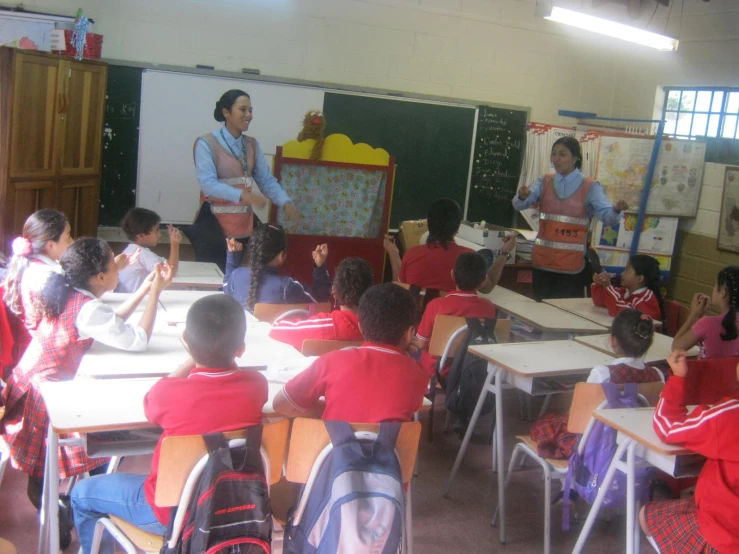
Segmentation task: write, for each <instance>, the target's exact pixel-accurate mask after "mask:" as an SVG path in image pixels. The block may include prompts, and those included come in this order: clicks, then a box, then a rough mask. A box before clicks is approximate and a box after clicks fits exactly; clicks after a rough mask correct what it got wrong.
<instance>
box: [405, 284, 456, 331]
mask: <svg viewBox="0 0 739 554" xmlns="http://www.w3.org/2000/svg"><path fill="white" fill-rule="evenodd" d="M393 284H395V285H398V286H400V287H403V288H404V289H405V290H407V291H409V292H410V293H411V296H413V298H414V300H415V301H416V319H417V320H418V321H421V316H423V312H424V311H425V310H426V306H428V303H429V302H431V301H432V300H434V299H436V298H443V297H444V296H446V295H447V293H446V292H445V291H443V290H439V289H427V288H423V287H418V286H416V285H409V284H407V283H401V282H400V281H393Z"/></svg>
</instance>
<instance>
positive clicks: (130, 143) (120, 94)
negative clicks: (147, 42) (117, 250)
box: [99, 65, 142, 226]
mask: <svg viewBox="0 0 739 554" xmlns="http://www.w3.org/2000/svg"><path fill="white" fill-rule="evenodd" d="M141 72H142V70H141V69H140V68H134V67H123V66H118V65H110V66H108V91H107V102H106V108H105V126H104V130H103V159H102V162H103V168H102V175H101V180H100V216H99V224H100V225H111V226H117V225H119V224H120V221H121V219H123V216H124V215H125V214H126V212H127V211H128V210H129V209H131V208H133V207H134V206H135V205H136V173H137V168H138V154H139V106H140V104H141Z"/></svg>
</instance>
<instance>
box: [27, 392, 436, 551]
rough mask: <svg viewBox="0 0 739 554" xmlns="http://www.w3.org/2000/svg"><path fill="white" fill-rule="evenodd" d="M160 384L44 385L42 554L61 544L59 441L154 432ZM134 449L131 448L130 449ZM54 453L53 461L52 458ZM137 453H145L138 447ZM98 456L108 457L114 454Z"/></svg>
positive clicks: (271, 413)
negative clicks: (147, 406) (152, 414)
mask: <svg viewBox="0 0 739 554" xmlns="http://www.w3.org/2000/svg"><path fill="white" fill-rule="evenodd" d="M158 380H159V379H158V378H153V379H152V378H149V379H74V380H72V381H47V382H44V383H41V385H40V391H41V395H42V396H43V398H44V402H45V404H46V409H47V411H48V413H49V431H48V435H47V436H48V439H47V450H46V452H47V456H46V464H45V469H44V492H43V500H42V507H41V512H40V516H39V518H40V522H41V526H40V529H39V548H38V552H39V554H49V553H50V552H52V550H53V549H50V548H49V545H52V544H54V545H58V544H59V523H58V521H59V479H58V475H59V458H58V455H57V450H58V447H59V443H60V441H59V435H60V434H64V433H99V432H105V431H130V430H135V429H145V428H147V427H151V423H149V422H148V421H147V419H146V416H145V414H144V396H146V393H147V392H148V391H149V389H151V387H152V386H153V385H154V383H156V382H157V381H158ZM282 387H283V385H282V384H281V383H269V397H268V400H267V403H266V404H265V405H264V408H263V410H262V414H263V415H264V416H265V417H270V416H274V415H275V413H274V410H273V409H272V402H273V401H274V399H275V397H276V396H277V393H278V392H279V391H280V390H282ZM430 405H431V403H430V401H429V400H428V399H426V398H424V401H423V408H422V409H426V410H427V409H429V407H430ZM72 440H77V439H72ZM131 446H132V445H130V444H127V445H126V448H130V447H131ZM51 453H53V454H54V455H50V454H51ZM127 453H129V454H130V453H131V452H126V451H119V452H115V455H124V454H127ZM133 453H136V454H140V453H141V452H139V451H138V450H137V449H136V448H135V447H134V448H133ZM99 455H100V456H107V455H110V453H108V454H103V453H100V454H99ZM53 551H54V552H56V550H53Z"/></svg>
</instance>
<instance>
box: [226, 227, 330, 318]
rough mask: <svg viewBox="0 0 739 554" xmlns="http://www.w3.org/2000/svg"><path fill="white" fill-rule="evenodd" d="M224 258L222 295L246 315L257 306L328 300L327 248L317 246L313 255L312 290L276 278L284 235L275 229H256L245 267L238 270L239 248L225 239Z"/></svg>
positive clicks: (283, 254) (283, 253)
mask: <svg viewBox="0 0 739 554" xmlns="http://www.w3.org/2000/svg"><path fill="white" fill-rule="evenodd" d="M226 244H227V246H228V256H227V258H226V275H225V277H224V278H223V292H225V293H226V294H228V295H230V296H233V297H234V298H235V299H236V300H238V301H239V303H240V304H241V305H242V306H244V307H245V308H246V309H247V310H249V312H253V311H254V305H255V304H256V303H257V302H263V303H267V304H301V303H307V302H326V301H328V300H329V299H330V298H331V282H330V280H329V276H328V271H327V270H326V265H325V264H326V257H327V256H328V246H327V245H325V244H321V245H318V246H317V247H316V249H315V250H314V251H313V253H312V254H313V263H314V267H313V287H312V289H307V288H306V287H304V286H303V285H302V284H300V283H299V282H297V281H296V280H294V279H291V278H290V277H284V276H281V275H278V273H277V272H278V270H279V268H280V266H282V264H284V263H285V260H286V259H287V235H286V234H285V230H284V229H283V228H282V227H280V226H279V225H274V224H272V223H266V224H264V225H260V226H259V227H257V228H256V229H254V232H253V233H252V235H251V238H250V239H249V245H248V266H247V267H239V266H240V265H241V259H242V256H243V248H244V247H243V244H242V243H241V242H239V241H238V240H236V239H226Z"/></svg>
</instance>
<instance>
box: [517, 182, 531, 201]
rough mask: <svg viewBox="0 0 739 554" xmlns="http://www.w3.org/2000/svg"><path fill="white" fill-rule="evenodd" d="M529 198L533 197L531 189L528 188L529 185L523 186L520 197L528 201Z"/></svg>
mask: <svg viewBox="0 0 739 554" xmlns="http://www.w3.org/2000/svg"><path fill="white" fill-rule="evenodd" d="M529 196H531V189H530V188H529V187H528V185H523V186H522V187H521V188H519V189H518V197H519V198H520V199H521V200H526V199H527V198H528V197H529Z"/></svg>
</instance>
